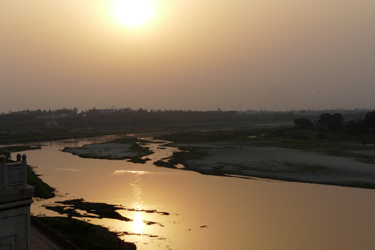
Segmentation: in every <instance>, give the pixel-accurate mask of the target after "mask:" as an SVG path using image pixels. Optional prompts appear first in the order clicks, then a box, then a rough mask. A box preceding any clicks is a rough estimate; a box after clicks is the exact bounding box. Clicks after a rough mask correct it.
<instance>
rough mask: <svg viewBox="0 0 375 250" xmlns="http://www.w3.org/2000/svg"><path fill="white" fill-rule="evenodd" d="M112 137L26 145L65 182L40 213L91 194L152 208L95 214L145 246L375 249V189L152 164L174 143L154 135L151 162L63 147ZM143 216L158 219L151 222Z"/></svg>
mask: <svg viewBox="0 0 375 250" xmlns="http://www.w3.org/2000/svg"><path fill="white" fill-rule="evenodd" d="M109 139H113V138H111V137H102V138H96V139H79V140H76V141H70V142H67V141H65V142H63V141H53V142H47V143H45V144H44V146H43V147H42V149H41V150H34V151H26V152H24V153H25V154H27V160H28V164H30V165H32V166H35V167H36V168H35V170H36V173H37V174H40V175H42V176H41V178H42V179H43V180H44V181H45V182H47V183H48V184H49V185H51V186H52V187H54V188H56V189H57V197H56V198H53V199H50V200H39V201H37V200H35V201H34V203H33V204H32V207H31V211H32V213H33V214H35V215H38V214H47V215H49V216H56V215H58V214H57V213H55V212H53V211H49V210H46V209H44V208H43V207H42V205H45V204H53V203H54V202H55V201H59V200H67V199H74V198H77V199H78V198H83V199H84V200H85V201H88V202H104V203H109V204H116V205H121V206H124V207H126V208H135V209H145V210H156V211H157V212H167V213H169V215H163V214H162V213H156V212H155V213H146V212H137V211H128V210H118V212H120V213H121V214H122V215H124V216H126V217H129V218H132V219H133V221H132V222H123V221H118V220H112V219H86V220H89V221H91V223H94V224H99V225H104V226H106V227H109V228H110V229H111V230H113V231H120V232H126V234H125V235H124V236H123V239H124V240H126V241H129V242H135V243H136V245H137V249H142V250H150V249H180V250H191V249H206V250H213V249H215V250H217V249H257V250H266V249H285V250H293V249H296V250H297V249H305V250H307V249H314V250H315V249H320V250H323V249H340V250H345V249H348V250H349V249H353V250H354V249H362V250H366V249H368V250H370V249H374V247H375V237H374V235H375V213H374V211H375V190H367V189H359V188H344V187H335V186H327V185H316V184H303V183H292V182H280V181H272V180H260V179H241V178H235V177H218V176H208V175H201V174H198V173H195V172H191V171H185V170H181V169H168V168H161V167H156V166H154V165H153V162H154V161H155V160H158V159H161V158H164V157H167V156H169V155H170V154H171V153H172V152H173V151H174V150H176V149H175V148H170V147H164V146H163V145H162V143H161V142H155V143H149V144H148V145H147V146H149V147H150V148H151V149H152V150H154V151H155V154H153V155H150V156H148V157H149V158H150V159H151V161H148V162H147V163H145V164H135V163H131V162H128V161H126V160H98V159H84V158H79V157H78V156H74V155H72V154H70V153H64V152H61V151H60V150H61V149H63V148H64V147H67V146H74V147H76V146H81V145H83V144H88V143H93V142H102V141H105V140H109ZM144 221H152V222H156V223H154V224H152V225H145V224H144Z"/></svg>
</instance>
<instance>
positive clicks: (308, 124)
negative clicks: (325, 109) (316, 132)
mask: <svg viewBox="0 0 375 250" xmlns="http://www.w3.org/2000/svg"><path fill="white" fill-rule="evenodd" d="M294 124H295V125H296V126H297V127H298V128H303V129H313V128H318V129H325V128H326V129H329V130H331V131H341V130H351V131H358V132H361V131H364V130H366V129H371V130H373V131H374V132H375V111H371V112H368V113H366V115H365V117H364V119H356V120H349V121H347V122H345V119H344V117H343V115H342V114H340V113H334V114H330V113H322V114H321V115H320V116H319V118H318V120H316V121H311V120H310V119H308V118H304V117H302V118H296V119H294Z"/></svg>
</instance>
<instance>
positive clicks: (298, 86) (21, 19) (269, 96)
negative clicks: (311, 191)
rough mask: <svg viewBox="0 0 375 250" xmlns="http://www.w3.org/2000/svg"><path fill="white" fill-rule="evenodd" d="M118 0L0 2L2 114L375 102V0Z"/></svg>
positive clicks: (369, 105)
mask: <svg viewBox="0 0 375 250" xmlns="http://www.w3.org/2000/svg"><path fill="white" fill-rule="evenodd" d="M116 2H118V0H108V1H105V0H81V1H73V0H65V1H49V0H34V1H21V0H2V1H0V113H3V112H4V113H7V112H9V111H10V110H12V111H19V110H26V109H30V110H36V109H42V110H43V109H47V110H48V109H52V110H55V109H60V108H63V107H66V108H73V107H77V108H79V109H80V110H86V109H91V108H93V107H96V108H100V109H101V108H111V107H112V106H115V107H116V108H126V107H131V108H132V109H137V108H143V109H148V110H150V109H154V110H157V109H162V110H164V109H167V110H217V109H218V108H220V109H222V110H239V109H240V107H242V110H246V109H253V110H260V109H267V110H275V111H286V110H288V109H289V110H291V109H295V110H300V109H308V108H310V109H315V110H316V109H331V108H343V109H354V108H368V109H373V108H375V105H374V93H375V70H374V68H375V49H374V48H373V47H374V44H375V30H374V28H373V25H374V23H375V15H374V14H373V11H374V10H375V1H370V0H360V1H357V2H354V1H349V0H340V1H338V0H330V1H323V0H315V1H312V0H307V1H297V0H286V1H283V2H280V1H275V0H273V1H264V0H263V1H261V0H253V1H245V0H234V1H230V2H228V1H220V0H219V1H213V0H201V1H187V0H180V1H171V0H151V2H152V4H153V8H154V9H153V12H152V14H153V15H152V16H150V19H149V20H147V21H145V23H144V24H143V25H140V26H129V25H125V24H124V22H120V21H119V19H118V18H116V16H115V11H114V6H116ZM145 20H146V19H145Z"/></svg>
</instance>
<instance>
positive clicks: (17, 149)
mask: <svg viewBox="0 0 375 250" xmlns="http://www.w3.org/2000/svg"><path fill="white" fill-rule="evenodd" d="M41 148H42V147H40V146H6V147H0V155H2V154H4V152H6V151H9V152H11V153H15V152H22V151H26V150H37V149H41Z"/></svg>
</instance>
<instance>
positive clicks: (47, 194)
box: [27, 166, 55, 199]
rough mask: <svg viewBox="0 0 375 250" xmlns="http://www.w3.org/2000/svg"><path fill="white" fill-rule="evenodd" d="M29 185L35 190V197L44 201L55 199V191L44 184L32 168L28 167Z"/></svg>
mask: <svg viewBox="0 0 375 250" xmlns="http://www.w3.org/2000/svg"><path fill="white" fill-rule="evenodd" d="M27 184H29V185H30V186H33V187H34V188H35V191H34V197H38V198H42V199H49V198H53V197H55V193H54V191H55V189H54V188H52V187H50V186H49V185H48V184H47V183H45V182H43V181H42V180H41V179H40V178H39V176H38V175H37V174H35V172H34V171H33V169H32V168H31V167H30V166H27Z"/></svg>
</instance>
